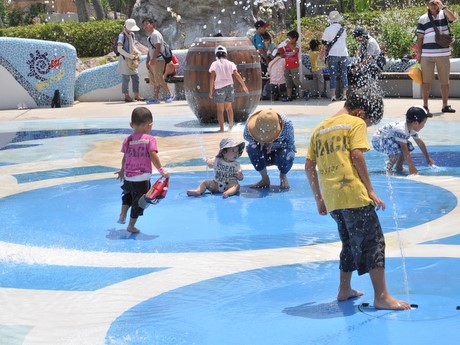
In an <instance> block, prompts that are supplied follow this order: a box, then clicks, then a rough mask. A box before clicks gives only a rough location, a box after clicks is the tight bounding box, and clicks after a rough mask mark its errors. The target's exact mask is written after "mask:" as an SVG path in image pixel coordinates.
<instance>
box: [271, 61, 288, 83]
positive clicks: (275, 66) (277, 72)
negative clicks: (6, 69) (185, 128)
mask: <svg viewBox="0 0 460 345" xmlns="http://www.w3.org/2000/svg"><path fill="white" fill-rule="evenodd" d="M284 65H285V61H284V58H282V57H280V56H277V57H275V58H274V59H273V60H272V61H270V62H269V64H268V74H270V84H276V85H281V84H286V77H285V76H284Z"/></svg>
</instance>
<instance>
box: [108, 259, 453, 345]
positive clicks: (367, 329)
mask: <svg viewBox="0 0 460 345" xmlns="http://www.w3.org/2000/svg"><path fill="white" fill-rule="evenodd" d="M401 263H402V260H401V259H390V260H387V270H386V271H387V282H388V288H389V290H390V291H392V293H393V294H394V295H395V296H397V297H399V298H401V299H405V300H410V302H411V303H413V304H417V305H418V308H417V309H414V310H411V311H404V312H392V311H384V310H379V311H377V310H375V309H373V308H364V307H361V306H360V305H361V304H362V303H370V304H371V305H372V302H373V301H372V296H373V295H372V286H371V284H370V279H369V276H368V275H364V276H362V277H359V278H357V277H354V280H353V281H354V285H355V288H358V289H361V290H362V291H364V292H365V293H366V295H365V296H363V297H361V298H358V299H355V300H350V301H347V302H341V303H337V302H336V301H335V299H334V297H335V296H336V293H337V284H338V263H337V262H327V263H317V264H311V265H306V266H302V265H292V266H281V267H271V268H267V269H261V270H255V271H249V272H243V273H238V274H233V275H229V276H225V277H221V278H215V279H211V280H208V281H204V282H201V283H198V284H193V285H191V286H187V287H184V288H180V289H176V290H174V291H171V292H168V293H164V294H162V295H160V296H158V297H155V298H152V299H150V300H149V301H146V302H144V303H141V304H139V305H137V306H136V307H134V308H132V309H131V310H129V311H127V312H126V313H124V314H123V315H122V316H120V317H119V318H118V319H117V320H116V321H115V322H114V323H113V324H112V326H111V328H110V330H109V332H108V334H107V338H106V342H107V344H130V345H134V344H150V345H153V344H158V345H176V344H201V345H203V344H219V345H234V344H264V345H279V344H289V345H304V344H315V345H319V344H324V345H330V344H334V345H342V344H344V345H345V344H347V345H348V344H350V345H356V344H376V345H380V344H381V345H388V344H427V345H428V344H437V345H440V344H441V345H442V344H449V345H450V344H455V343H457V341H458V325H459V323H460V310H457V309H456V307H457V305H458V304H459V301H460V277H459V276H458V274H455V273H454V272H458V269H459V268H460V260H458V259H442V258H427V259H414V258H409V259H406V268H407V271H408V272H409V273H408V281H409V291H410V296H407V294H406V291H405V287H404V284H403V283H402V282H403V281H404V276H403V272H402V266H401Z"/></svg>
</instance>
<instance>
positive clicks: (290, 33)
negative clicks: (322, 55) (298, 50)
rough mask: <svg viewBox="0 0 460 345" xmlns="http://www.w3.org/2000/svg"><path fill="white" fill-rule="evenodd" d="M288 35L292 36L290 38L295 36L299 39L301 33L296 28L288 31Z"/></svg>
mask: <svg viewBox="0 0 460 345" xmlns="http://www.w3.org/2000/svg"><path fill="white" fill-rule="evenodd" d="M287 37H290V38H295V39H296V40H298V39H299V33H298V32H297V31H295V30H292V31H289V32H288V33H287Z"/></svg>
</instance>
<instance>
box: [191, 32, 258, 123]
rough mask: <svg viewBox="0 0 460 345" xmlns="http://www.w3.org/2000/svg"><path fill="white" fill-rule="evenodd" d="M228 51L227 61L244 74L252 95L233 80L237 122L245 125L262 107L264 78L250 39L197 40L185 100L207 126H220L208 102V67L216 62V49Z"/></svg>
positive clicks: (194, 44) (213, 109) (192, 55)
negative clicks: (253, 113) (218, 47)
mask: <svg viewBox="0 0 460 345" xmlns="http://www.w3.org/2000/svg"><path fill="white" fill-rule="evenodd" d="M219 45H221V46H224V47H225V48H226V49H227V58H228V59H229V60H230V61H232V62H234V63H235V64H236V66H237V68H238V72H239V73H240V74H241V77H242V78H243V80H244V82H245V83H246V86H247V87H248V90H249V94H247V93H245V92H244V91H243V89H242V88H241V85H240V83H239V82H238V81H237V80H234V82H235V83H234V86H235V101H234V102H233V112H234V120H235V122H241V121H246V119H247V118H248V116H249V115H250V114H251V113H252V112H253V111H254V110H255V109H256V107H257V106H258V105H259V101H260V95H261V88H262V77H261V76H262V74H261V69H260V59H259V56H258V54H257V51H256V48H255V47H254V45H253V44H252V42H251V41H250V40H249V39H248V38H247V37H202V38H197V39H195V41H194V42H193V44H192V46H191V47H190V48H189V49H188V52H187V57H186V65H185V68H184V69H185V73H184V91H185V98H186V99H187V102H188V104H189V106H190V108H191V109H192V111H193V113H194V114H195V116H196V117H197V118H198V119H199V120H200V121H201V122H204V123H210V122H217V108H216V105H215V103H214V101H213V100H212V99H211V98H209V78H210V76H211V74H210V73H209V67H210V66H211V63H213V62H214V61H215V60H216V57H215V55H214V49H215V48H216V47H217V46H219Z"/></svg>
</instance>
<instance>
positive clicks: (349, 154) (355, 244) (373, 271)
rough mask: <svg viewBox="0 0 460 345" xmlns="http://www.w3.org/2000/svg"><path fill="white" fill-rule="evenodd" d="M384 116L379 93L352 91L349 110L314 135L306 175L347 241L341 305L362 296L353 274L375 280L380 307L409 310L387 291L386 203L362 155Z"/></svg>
mask: <svg viewBox="0 0 460 345" xmlns="http://www.w3.org/2000/svg"><path fill="white" fill-rule="evenodd" d="M382 116H383V100H382V97H381V96H379V95H378V93H377V92H375V91H374V92H373V91H372V89H371V88H369V89H367V90H363V89H358V90H353V91H352V92H351V93H350V95H349V97H348V99H347V101H346V102H345V105H344V107H343V108H342V109H340V110H339V111H338V112H337V113H336V114H335V115H334V116H332V117H330V118H328V119H326V120H323V121H322V122H321V123H320V124H319V125H318V126H317V127H316V128H315V129H314V130H313V133H312V136H311V140H310V144H309V147H308V152H307V161H306V163H305V172H306V174H307V178H308V182H309V184H310V188H311V190H312V192H313V195H314V197H315V201H316V205H317V208H318V212H319V214H321V215H326V214H327V213H328V212H329V213H330V214H331V216H332V218H333V219H334V220H335V221H336V223H337V226H338V231H339V235H340V239H341V241H342V251H341V253H340V284H339V292H338V295H337V300H338V301H345V300H347V299H350V298H354V297H358V296H362V295H363V292H361V291H358V290H354V289H352V287H351V276H352V273H353V271H355V270H358V274H359V275H362V274H365V273H369V275H370V277H371V281H372V285H373V287H374V307H375V308H377V309H391V310H407V309H410V308H411V307H410V304H409V303H407V302H404V301H401V300H398V299H396V298H394V297H393V296H391V295H390V293H389V292H388V290H387V287H386V280H385V239H384V236H383V231H382V228H381V226H380V221H379V218H378V216H377V212H376V210H378V209H380V208H382V210H384V209H385V203H384V202H383V201H382V200H381V199H380V198H379V197H378V196H377V194H376V193H375V191H374V188H373V186H372V183H371V180H370V178H369V173H368V170H367V166H366V161H365V159H364V155H363V152H365V151H368V150H369V149H370V146H369V142H368V139H367V127H368V126H371V125H373V124H377V123H378V122H379V121H380V120H381V119H382ZM316 167H318V170H316Z"/></svg>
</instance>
